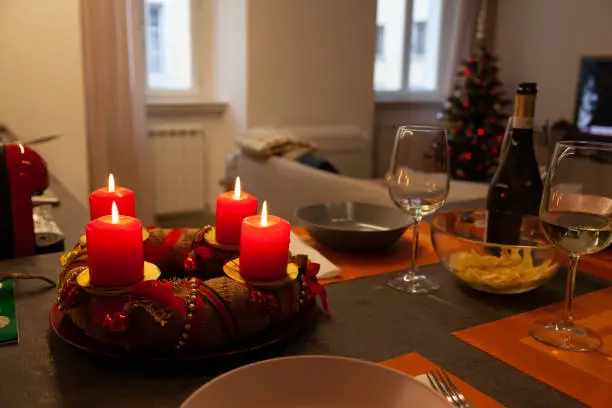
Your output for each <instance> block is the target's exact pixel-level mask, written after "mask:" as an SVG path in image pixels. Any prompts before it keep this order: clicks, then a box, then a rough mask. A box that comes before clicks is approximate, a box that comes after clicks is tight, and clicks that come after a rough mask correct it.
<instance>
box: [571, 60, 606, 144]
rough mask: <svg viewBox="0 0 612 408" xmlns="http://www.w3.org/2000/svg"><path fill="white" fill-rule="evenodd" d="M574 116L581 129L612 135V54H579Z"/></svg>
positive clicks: (597, 133) (594, 133) (586, 131)
mask: <svg viewBox="0 0 612 408" xmlns="http://www.w3.org/2000/svg"><path fill="white" fill-rule="evenodd" d="M575 120H576V126H578V128H579V129H580V131H582V132H585V133H590V134H592V135H605V136H612V57H597V58H595V57H585V58H582V61H581V64H580V79H579V83H578V96H577V98H576V113H575Z"/></svg>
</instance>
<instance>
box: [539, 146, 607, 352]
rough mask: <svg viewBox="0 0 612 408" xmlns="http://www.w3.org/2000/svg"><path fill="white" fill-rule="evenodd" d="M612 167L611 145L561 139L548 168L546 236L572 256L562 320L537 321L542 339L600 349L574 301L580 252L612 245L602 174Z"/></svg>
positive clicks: (542, 210) (543, 208) (574, 347)
mask: <svg viewBox="0 0 612 408" xmlns="http://www.w3.org/2000/svg"><path fill="white" fill-rule="evenodd" d="M610 171H612V144H610V143H593V142H561V143H558V144H557V147H556V148H555V153H554V155H553V158H552V160H551V162H550V166H549V168H548V175H547V180H546V185H545V186H544V194H543V197H542V204H541V207H540V222H541V223H542V228H543V230H544V234H545V235H546V238H547V239H548V240H549V241H550V242H551V243H552V244H553V245H555V246H556V247H557V248H559V249H561V250H563V251H564V252H566V253H567V254H568V255H569V258H570V266H569V271H568V274H567V284H566V290H565V304H564V308H563V315H562V316H561V318H560V319H559V320H555V321H549V322H537V323H535V324H534V325H533V326H532V327H531V328H530V330H529V333H530V334H531V335H532V336H533V337H534V338H535V339H537V340H539V341H541V342H543V343H546V344H548V345H551V346H553V347H557V348H561V349H564V350H571V351H588V350H595V349H597V348H599V347H600V346H601V339H600V338H599V336H598V335H597V334H596V333H595V332H593V331H592V330H590V329H588V328H585V327H582V326H580V325H578V324H576V322H574V319H573V316H572V301H573V297H574V288H575V285H576V271H577V268H578V262H579V261H580V256H581V255H585V254H593V253H595V252H599V251H601V250H602V249H604V248H606V247H607V246H608V245H610V243H612V183H610V182H609V181H608V180H606V178H605V177H599V176H598V175H602V174H610Z"/></svg>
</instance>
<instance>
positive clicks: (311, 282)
mask: <svg viewBox="0 0 612 408" xmlns="http://www.w3.org/2000/svg"><path fill="white" fill-rule="evenodd" d="M320 268H321V265H319V264H318V263H314V262H310V263H309V264H308V269H307V270H306V276H304V285H305V288H306V294H307V296H308V298H309V299H314V298H316V297H317V296H318V297H320V298H321V304H322V305H323V310H325V312H327V314H331V312H330V310H329V304H328V303H327V292H326V291H325V287H323V285H321V284H320V283H319V280H318V279H317V273H319V269H320Z"/></svg>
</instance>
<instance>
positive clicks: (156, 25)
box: [147, 4, 163, 82]
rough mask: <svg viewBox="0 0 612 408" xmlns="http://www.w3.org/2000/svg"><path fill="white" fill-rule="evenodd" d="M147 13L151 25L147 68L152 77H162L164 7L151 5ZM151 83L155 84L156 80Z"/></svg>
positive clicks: (148, 28)
mask: <svg viewBox="0 0 612 408" xmlns="http://www.w3.org/2000/svg"><path fill="white" fill-rule="evenodd" d="M147 11H148V18H149V20H148V21H149V24H147V40H148V43H147V44H148V47H147V66H148V67H149V73H150V74H151V75H160V74H162V73H163V69H162V63H163V55H162V44H161V37H162V33H161V25H162V21H161V20H162V18H163V16H162V14H161V13H162V11H163V6H162V5H161V4H150V5H149V7H148V10H147ZM153 78H154V77H153ZM151 82H154V79H153V80H152V81H151Z"/></svg>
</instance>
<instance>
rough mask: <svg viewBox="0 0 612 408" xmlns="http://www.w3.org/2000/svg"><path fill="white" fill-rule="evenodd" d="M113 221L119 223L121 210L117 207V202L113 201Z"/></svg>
mask: <svg viewBox="0 0 612 408" xmlns="http://www.w3.org/2000/svg"><path fill="white" fill-rule="evenodd" d="M111 222H112V223H113V224H119V210H118V209H117V203H116V202H114V201H113V207H112V210H111Z"/></svg>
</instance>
